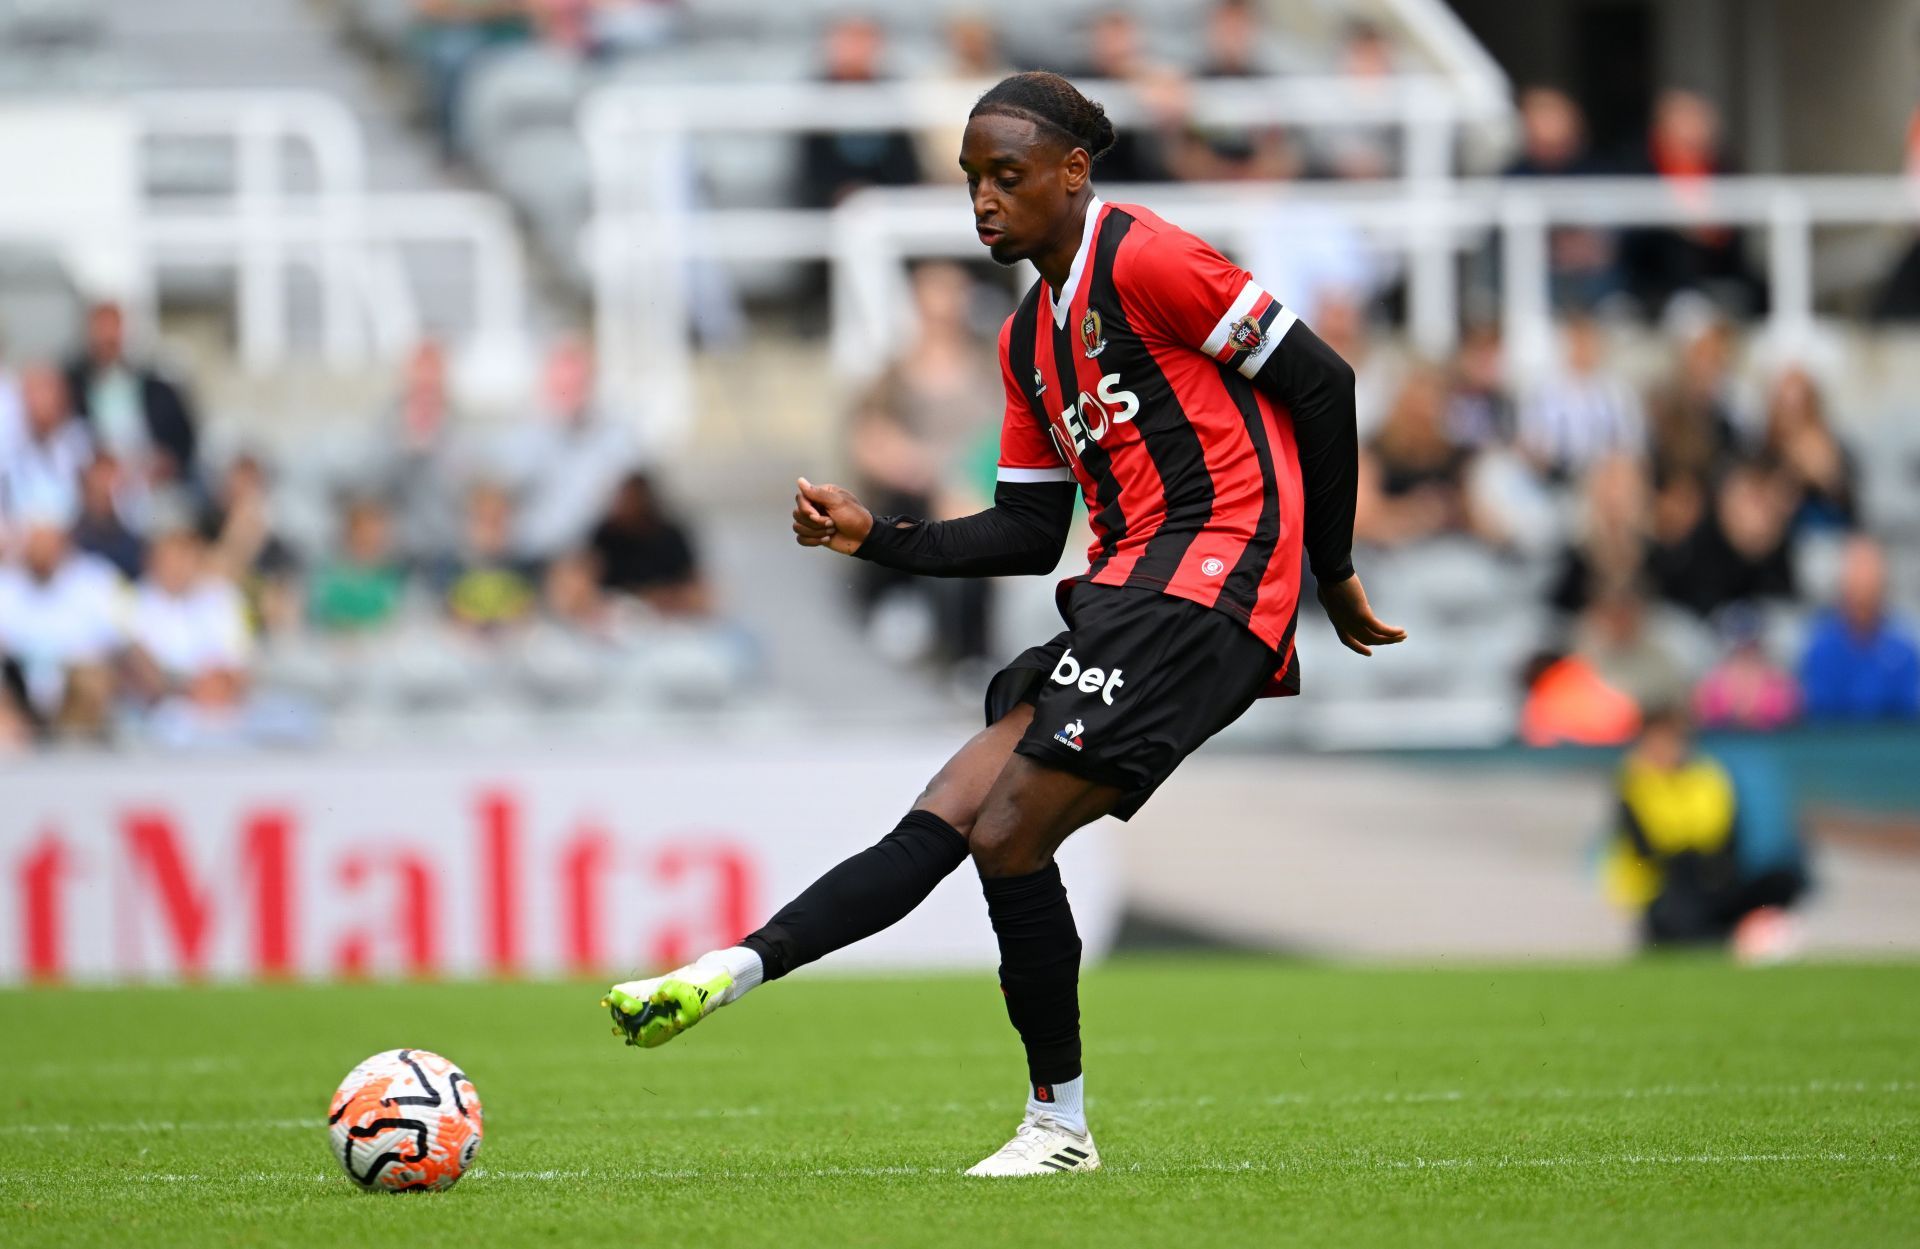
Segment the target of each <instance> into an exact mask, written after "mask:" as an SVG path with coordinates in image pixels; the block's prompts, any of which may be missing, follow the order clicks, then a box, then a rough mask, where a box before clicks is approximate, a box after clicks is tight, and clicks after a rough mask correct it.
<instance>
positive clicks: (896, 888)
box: [740, 811, 967, 980]
mask: <svg viewBox="0 0 1920 1249" xmlns="http://www.w3.org/2000/svg"><path fill="white" fill-rule="evenodd" d="M966 859H967V839H966V838H965V837H964V836H962V835H961V834H960V832H959V831H958V830H957V829H955V828H954V827H953V825H951V824H949V823H947V822H946V821H945V820H943V819H941V818H940V817H939V816H937V815H934V814H933V813H931V812H929V811H909V812H907V814H906V816H905V818H903V819H902V820H901V821H900V823H899V824H898V825H897V826H896V827H895V828H894V830H893V831H892V832H891V833H888V834H887V835H886V836H885V837H883V838H881V839H880V841H879V842H877V843H876V844H874V845H871V846H868V847H867V848H866V849H865V850H862V851H861V852H860V853H858V854H856V855H854V856H853V857H851V858H849V859H846V860H844V861H843V862H841V863H839V864H838V865H836V866H835V867H833V868H832V869H831V870H829V871H828V872H827V873H826V875H824V876H822V877H820V879H819V880H816V881H814V882H813V884H811V885H809V886H807V888H806V889H805V890H803V891H802V892H801V894H800V896H799V897H797V898H795V899H794V900H793V901H791V902H789V903H787V904H786V905H785V906H783V907H781V908H780V911H779V912H778V913H777V914H776V915H774V917H773V918H772V919H770V920H768V921H767V922H766V924H765V925H764V926H763V927H761V928H760V929H759V931H757V932H754V933H752V934H750V935H748V936H747V937H746V938H745V939H744V940H742V941H741V943H740V944H741V945H743V946H745V947H746V948H747V949H749V950H752V951H753V952H754V953H756V954H758V955H759V956H760V961H761V964H762V966H763V968H764V973H763V974H764V976H765V978H766V979H768V980H778V979H779V978H780V977H782V976H784V975H786V974H787V973H788V972H790V971H792V970H794V969H795V968H797V967H804V966H806V965H807V964H808V963H811V962H813V961H814V960H815V959H818V958H821V957H823V956H825V955H828V954H831V953H833V952H834V951H835V950H838V949H840V948H841V947H843V946H849V945H852V944H853V943H854V942H856V941H859V940H861V939H862V938H865V937H870V936H872V935H873V934H874V933H876V932H879V931H880V930H881V929H883V928H889V927H891V926H893V925H894V924H896V923H899V922H900V921H901V920H902V919H905V918H906V917H907V914H908V913H909V912H911V911H912V910H913V909H914V908H915V907H917V906H919V905H920V904H921V903H922V902H924V901H925V900H926V897H927V895H928V894H930V893H932V892H933V889H934V886H935V885H938V884H939V883H940V882H941V881H943V880H945V879H946V878H947V877H948V876H949V875H950V874H951V873H952V872H953V869H954V868H956V867H959V866H960V865H961V864H962V863H964V862H966Z"/></svg>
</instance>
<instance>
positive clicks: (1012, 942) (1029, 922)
mask: <svg viewBox="0 0 1920 1249" xmlns="http://www.w3.org/2000/svg"><path fill="white" fill-rule="evenodd" d="M980 885H981V888H982V890H983V891H984V892H985V893H986V897H987V914H988V915H989V916H990V917H991V918H992V920H993V931H994V935H995V936H996V937H998V938H999V941H1000V989H1001V992H1002V993H1004V994H1005V995H1006V999H1007V1017H1008V1018H1009V1019H1010V1020H1012V1021H1013V1026H1014V1029H1015V1031H1017V1032H1019V1034H1020V1040H1021V1043H1022V1044H1023V1045H1025V1046H1026V1050H1027V1075H1028V1077H1029V1081H1030V1084H1029V1093H1028V1100H1027V1112H1028V1117H1029V1118H1032V1117H1034V1116H1036V1115H1045V1116H1048V1117H1051V1118H1053V1119H1055V1120H1057V1121H1058V1122H1060V1123H1061V1124H1063V1125H1064V1126H1066V1127H1067V1128H1069V1129H1071V1130H1072V1131H1075V1132H1079V1133H1082V1134H1084V1133H1085V1132H1086V1131H1087V1118H1086V1110H1085V1106H1084V1103H1083V1102H1082V1099H1081V1083H1082V1080H1081V1071H1080V934H1079V932H1078V930H1077V929H1075V927H1074V923H1073V910H1072V908H1071V907H1069V906H1068V905H1067V891H1066V887H1065V886H1064V885H1063V884H1061V881H1060V867H1059V865H1058V864H1057V863H1049V864H1048V865H1047V866H1046V867H1044V868H1042V869H1041V870H1040V871H1038V872H1034V873H1032V874H1030V875H1026V876H1004V877H983V878H982V879H981V882H980Z"/></svg>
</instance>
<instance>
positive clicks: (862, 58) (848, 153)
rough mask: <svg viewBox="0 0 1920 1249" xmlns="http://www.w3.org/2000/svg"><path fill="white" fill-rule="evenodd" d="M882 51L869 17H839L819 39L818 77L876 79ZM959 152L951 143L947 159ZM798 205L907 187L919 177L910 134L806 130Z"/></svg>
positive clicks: (825, 204) (882, 39)
mask: <svg viewBox="0 0 1920 1249" xmlns="http://www.w3.org/2000/svg"><path fill="white" fill-rule="evenodd" d="M885 53H886V32H885V31H883V30H882V29H881V28H880V24H879V23H878V22H876V21H874V20H873V19H872V18H870V17H864V16H858V15H854V16H842V17H837V18H835V19H834V20H833V21H832V23H831V24H830V25H829V26H828V27H827V29H826V33H825V35H824V36H823V38H822V40H821V54H822V61H823V64H822V68H821V75H820V76H821V79H822V81H825V82H830V83H862V82H878V81H880V79H881V77H882V74H881V68H882V63H883V61H884V59H885ZM957 156H958V149H957V148H956V149H955V151H954V153H953V155H952V156H950V157H949V160H952V159H955V158H957ZM799 170H800V185H799V188H798V190H797V193H796V198H797V200H798V202H799V204H800V205H801V206H802V207H806V208H831V207H833V205H835V204H837V203H839V202H840V201H841V200H843V199H845V198H846V197H847V196H848V195H850V194H852V193H853V192H855V191H857V190H859V189H861V188H862V187H869V186H911V185H912V184H914V183H916V182H918V181H919V180H920V161H919V158H918V157H917V156H916V155H915V154H914V146H913V137H912V136H911V135H910V134H908V133H907V132H905V131H903V130H850V131H846V132H845V133H835V134H827V133H818V132H816V133H811V134H808V135H807V136H805V138H803V139H802V140H801V147H800V163H799Z"/></svg>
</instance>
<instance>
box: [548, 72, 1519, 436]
mask: <svg viewBox="0 0 1920 1249" xmlns="http://www.w3.org/2000/svg"><path fill="white" fill-rule="evenodd" d="M988 85H990V84H988V83H985V82H974V83H947V82H942V83H877V84H870V85H825V84H820V83H789V84H777V85H764V86H756V87H754V88H753V89H752V90H742V89H740V88H738V87H736V86H718V85H687V86H676V87H670V88H669V87H638V86H615V87H608V88H604V89H602V90H601V91H598V92H596V93H595V94H594V95H593V96H591V97H590V98H589V99H588V100H587V102H586V104H585V106H584V107H583V108H582V110H581V114H580V124H581V131H582V135H583V137H584V140H585V143H586V147H587V154H588V160H589V164H590V167H591V170H592V178H593V193H594V210H593V217H592V220H591V222H590V223H589V227H588V230H587V234H586V246H587V248H588V251H587V256H588V257H589V263H588V268H589V270H590V272H591V273H592V275H593V296H594V312H595V327H596V328H595V333H596V337H597V339H598V344H599V347H600V352H599V358H600V361H601V368H602V384H603V385H604V386H606V387H607V388H608V389H609V390H611V391H614V392H615V393H619V394H622V395H624V396H625V397H626V398H627V399H628V400H629V401H630V402H634V403H636V404H645V405H646V407H647V408H648V409H649V410H650V412H651V413H652V415H651V417H650V421H651V424H652V427H653V428H655V429H656V430H660V431H662V432H663V434H665V435H667V436H669V437H670V436H672V435H673V434H674V433H676V432H678V431H679V430H682V429H684V427H685V423H686V421H687V420H688V419H689V414H690V409H691V401H692V382H691V376H692V364H693V345H692V337H691V328H690V327H691V321H692V315H691V307H690V294H689V290H688V286H689V282H688V272H687V266H688V263H689V261H690V259H692V258H695V257H706V258H716V259H731V260H739V259H749V258H751V259H777V260H809V259H821V258H826V257H831V256H835V255H839V254H841V253H843V252H844V251H846V250H848V246H851V243H850V242H849V244H848V245H847V246H843V245H842V243H841V240H842V239H843V238H844V236H845V233H846V223H847V220H848V218H846V217H845V216H844V215H838V214H836V213H834V212H831V211H828V210H808V209H755V210H728V209H711V208H707V207H703V206H701V205H699V204H698V203H697V202H696V197H695V196H694V195H693V194H692V193H691V192H690V190H689V184H690V180H691V176H692V175H691V170H692V169H693V168H694V160H693V152H692V144H693V142H694V139H695V136H697V135H702V134H711V133H724V132H736V133H742V132H747V133H786V134H800V133H804V132H808V131H842V132H844V131H859V130H868V131H872V130H895V129H906V130H918V129H926V128H930V127H941V126H948V127H950V126H952V125H953V124H954V122H955V121H956V120H957V119H960V118H964V117H965V116H966V115H967V112H968V110H969V109H970V108H971V107H972V104H973V102H974V100H975V99H977V98H978V96H979V94H980V92H981V91H982V90H984V89H985V88H986V87H987V86H988ZM1082 85H1083V86H1084V88H1085V89H1086V90H1087V91H1088V93H1089V94H1091V95H1092V96H1093V97H1094V98H1096V99H1099V100H1101V101H1102V102H1103V103H1104V105H1105V106H1106V108H1107V111H1108V113H1109V115H1110V116H1111V117H1112V118H1113V120H1114V122H1115V124H1116V125H1118V126H1121V127H1122V128H1126V127H1128V126H1147V125H1151V124H1152V121H1153V114H1152V111H1151V107H1150V104H1149V102H1148V101H1145V100H1143V99H1141V98H1140V97H1139V96H1138V95H1137V94H1136V93H1135V92H1134V90H1133V89H1132V88H1130V87H1128V86H1126V85H1125V84H1121V83H1114V82H1097V81H1096V82H1087V83H1084V84H1082ZM1483 95H1484V93H1483V92H1466V91H1463V90H1461V89H1460V88H1459V87H1458V86H1457V84H1455V83H1454V82H1452V81H1451V80H1449V79H1446V78H1438V77H1425V76H1415V75H1407V76H1402V77H1397V78H1394V79H1390V80H1385V81H1375V80H1350V79H1344V78H1330V79H1329V78H1276V79H1258V80H1221V81H1202V82H1199V83H1195V84H1193V85H1192V87H1191V88H1190V93H1189V96H1188V98H1187V100H1186V106H1187V116H1188V117H1189V118H1190V119H1191V121H1192V122H1193V123H1196V124H1199V125H1202V126H1209V125H1210V126H1224V127H1236V128H1246V127H1257V126H1269V125H1270V126H1287V127H1292V128H1297V129H1308V130H1312V129H1316V128H1353V127H1379V128H1381V129H1383V130H1391V131H1393V132H1395V133H1396V134H1397V135H1398V136H1399V139H1400V152H1401V158H1402V177H1401V178H1400V179H1399V180H1398V182H1399V183H1400V184H1401V185H1403V186H1404V188H1405V192H1406V194H1407V196H1408V197H1411V198H1424V197H1428V196H1431V195H1437V194H1439V193H1440V188H1442V187H1444V186H1445V185H1446V184H1447V182H1448V181H1449V179H1450V177H1451V169H1452V153H1453V145H1454V142H1455V139H1456V137H1457V134H1458V132H1459V129H1460V127H1461V126H1463V125H1465V124H1468V123H1470V122H1473V121H1477V120H1485V119H1487V118H1488V117H1489V116H1495V117H1504V116H1505V115H1506V105H1505V103H1504V101H1489V100H1486V99H1484V98H1482V96H1483ZM945 195H946V196H947V197H948V199H947V202H948V203H949V204H950V205H951V211H952V220H953V221H954V222H955V223H957V224H958V225H959V226H961V227H963V226H964V224H965V220H966V211H965V208H964V206H963V205H962V204H961V203H960V201H959V200H958V199H957V197H956V196H955V192H953V191H951V190H949V191H947V192H945ZM1447 255H1448V253H1447V250H1446V249H1445V248H1444V247H1443V246H1441V245H1440V244H1439V243H1437V242H1433V243H1430V244H1429V245H1427V246H1425V247H1423V248H1421V249H1419V250H1418V252H1417V262H1416V263H1419V264H1434V263H1444V262H1445V261H1446V258H1447ZM1436 258H1438V260H1437V261H1436ZM838 280H839V279H838V278H836V281H838ZM1417 290H1418V292H1419V294H1418V295H1416V299H1415V303H1414V306H1413V309H1412V317H1413V320H1414V323H1415V325H1416V327H1417V329H1418V331H1419V332H1420V333H1422V334H1424V335H1426V336H1427V337H1429V338H1439V337H1441V336H1443V335H1445V334H1447V333H1450V332H1451V330H1450V318H1451V316H1452V309H1451V308H1450V307H1448V306H1445V305H1442V304H1438V303H1424V302H1421V299H1422V298H1424V297H1427V296H1432V295H1434V294H1436V293H1437V292H1440V291H1442V290H1444V283H1442V282H1441V281H1440V280H1439V275H1438V274H1428V275H1427V276H1426V280H1423V281H1422V282H1420V283H1418V284H1417Z"/></svg>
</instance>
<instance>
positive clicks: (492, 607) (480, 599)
mask: <svg viewBox="0 0 1920 1249" xmlns="http://www.w3.org/2000/svg"><path fill="white" fill-rule="evenodd" d="M513 520H514V517H513V496H512V495H510V494H508V493H507V491H506V490H505V489H504V488H502V487H501V486H499V485H496V484H494V483H492V482H481V483H480V484H478V485H476V486H474V487H473V488H472V489H471V490H470V491H468V493H467V518H466V525H465V536H464V537H463V538H462V540H461V543H460V547H459V549H458V550H457V551H456V552H455V553H454V554H453V556H452V557H451V558H449V559H448V560H446V561H445V562H444V563H443V564H442V565H441V566H440V567H439V569H438V570H437V572H436V576H435V582H436V585H437V588H438V590H439V593H440V598H441V603H442V604H443V605H444V606H445V608H446V612H447V616H448V617H449V618H450V619H451V620H453V621H454V623H456V624H458V625H461V626H462V627H464V628H466V629H468V630H470V631H472V632H475V633H481V634H488V633H499V632H502V631H504V630H506V629H509V628H511V627H513V626H515V625H521V624H525V623H527V622H528V621H529V620H530V619H531V618H532V616H533V613H534V610H535V609H536V608H537V607H538V606H539V602H540V590H539V584H540V573H539V569H538V567H537V566H535V565H534V564H533V563H531V562H530V561H527V560H522V559H518V558H516V557H515V556H514V554H513Z"/></svg>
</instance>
